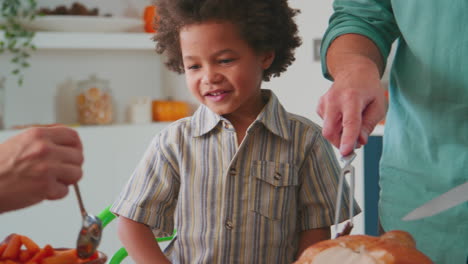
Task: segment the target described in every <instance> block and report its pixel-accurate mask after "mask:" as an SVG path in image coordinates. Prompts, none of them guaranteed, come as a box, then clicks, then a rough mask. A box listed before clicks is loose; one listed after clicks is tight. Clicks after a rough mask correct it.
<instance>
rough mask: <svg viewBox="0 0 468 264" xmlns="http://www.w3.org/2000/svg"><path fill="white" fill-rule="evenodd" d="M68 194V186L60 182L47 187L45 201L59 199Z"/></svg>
mask: <svg viewBox="0 0 468 264" xmlns="http://www.w3.org/2000/svg"><path fill="white" fill-rule="evenodd" d="M67 194H68V185H66V184H63V183H61V182H54V183H52V184H50V185H49V189H48V192H47V196H46V199H47V200H57V199H61V198H63V197H65V196H67Z"/></svg>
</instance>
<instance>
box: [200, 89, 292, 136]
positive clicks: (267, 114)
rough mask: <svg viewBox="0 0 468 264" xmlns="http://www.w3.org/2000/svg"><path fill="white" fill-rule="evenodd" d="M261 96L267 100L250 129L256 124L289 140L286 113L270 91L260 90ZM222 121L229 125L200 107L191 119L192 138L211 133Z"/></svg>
mask: <svg viewBox="0 0 468 264" xmlns="http://www.w3.org/2000/svg"><path fill="white" fill-rule="evenodd" d="M262 96H263V97H264V98H265V99H266V100H268V103H267V104H266V105H265V107H264V108H263V110H262V111H261V112H260V114H259V115H258V116H257V119H256V120H255V121H254V122H253V123H252V125H251V127H253V126H254V125H255V124H256V123H261V124H263V125H264V126H265V127H266V128H267V129H268V130H270V131H271V132H272V133H273V134H275V135H278V136H280V137H282V138H284V139H286V140H288V139H289V138H290V135H289V130H288V122H289V120H288V113H287V112H286V110H285V109H284V108H283V106H282V105H281V103H280V102H279V100H278V98H277V97H276V95H275V94H274V93H273V92H272V91H271V90H267V89H262ZM222 121H225V122H228V123H229V121H228V120H227V119H225V118H224V117H222V116H220V115H218V114H216V113H214V112H213V111H211V110H210V109H209V108H208V107H206V106H205V105H201V106H200V107H199V108H198V109H197V111H196V112H195V113H194V114H193V117H192V125H193V127H194V133H193V136H194V137H199V136H202V135H204V134H206V133H208V132H210V131H212V130H213V129H214V128H215V127H216V126H217V125H218V124H219V123H220V122H222Z"/></svg>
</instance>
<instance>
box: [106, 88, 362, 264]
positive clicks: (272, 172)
mask: <svg viewBox="0 0 468 264" xmlns="http://www.w3.org/2000/svg"><path fill="white" fill-rule="evenodd" d="M262 93H263V95H264V96H266V97H267V98H269V99H268V103H267V104H266V106H265V107H264V109H263V110H262V112H261V113H260V114H259V115H258V117H257V119H256V120H255V121H254V122H253V123H252V124H251V126H250V127H249V128H248V130H247V133H246V136H245V138H244V140H243V141H242V143H241V144H240V145H238V144H237V139H236V132H235V130H234V128H233V126H232V124H231V123H230V122H229V121H228V120H227V119H225V118H223V117H222V116H219V115H217V114H215V113H213V112H212V111H210V110H209V109H208V108H207V107H206V106H203V105H202V106H200V107H199V108H198V110H197V111H196V112H195V113H194V115H193V116H192V117H189V118H185V119H181V120H179V121H176V122H174V123H173V124H171V125H169V126H168V127H167V128H165V129H164V130H163V131H162V132H161V133H159V134H158V135H156V136H155V138H154V139H153V141H152V143H151V145H150V146H149V148H148V150H147V152H146V153H145V155H144V157H143V159H142V161H141V163H140V164H139V165H138V166H137V168H136V170H135V172H134V173H133V175H132V177H131V178H130V180H129V182H128V184H127V186H126V187H125V189H124V190H123V192H122V193H121V195H120V197H119V199H118V200H117V201H116V202H115V204H114V205H113V207H112V209H111V211H113V212H114V213H116V214H118V215H122V216H125V217H127V218H130V219H133V220H134V221H137V222H140V223H144V224H146V225H148V226H149V227H150V228H152V229H153V230H158V232H160V233H161V234H162V235H163V236H164V235H168V234H171V233H172V231H173V229H174V228H176V229H177V237H176V238H175V239H174V240H173V241H172V243H171V244H170V245H169V246H168V248H167V249H166V252H165V253H166V255H167V256H168V258H169V260H171V261H172V262H173V263H291V262H293V260H294V256H295V254H296V252H297V248H298V238H299V234H300V232H301V231H304V230H308V229H313V228H321V227H327V226H330V225H332V224H333V216H334V210H335V207H334V205H335V199H336V192H337V185H338V177H339V166H338V163H337V161H336V158H335V154H334V152H333V150H332V148H331V146H330V144H329V143H328V142H327V141H326V140H325V139H324V138H323V137H322V135H321V129H320V127H319V126H318V125H316V124H314V123H313V122H311V121H310V120H307V119H306V118H303V117H300V116H297V115H294V114H290V113H288V112H286V111H285V110H284V108H283V107H282V106H281V104H280V103H279V101H278V99H277V98H276V96H275V95H274V94H273V93H272V92H271V91H269V90H262ZM343 197H345V199H346V197H348V188H345V193H344V195H343ZM343 204H344V205H343V208H342V211H341V216H342V219H341V220H344V219H347V218H348V217H349V215H348V213H347V212H348V207H347V204H348V201H347V200H346V201H345V202H344V203H343ZM355 208H357V205H355ZM357 211H358V209H357Z"/></svg>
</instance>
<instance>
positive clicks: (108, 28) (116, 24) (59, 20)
mask: <svg viewBox="0 0 468 264" xmlns="http://www.w3.org/2000/svg"><path fill="white" fill-rule="evenodd" d="M22 24H23V26H24V27H25V28H27V29H29V30H33V31H59V32H142V31H143V28H144V24H143V20H141V19H137V18H126V17H99V16H73V15H66V16H61V15H52V16H37V17H36V18H35V19H34V20H33V21H23V22H22Z"/></svg>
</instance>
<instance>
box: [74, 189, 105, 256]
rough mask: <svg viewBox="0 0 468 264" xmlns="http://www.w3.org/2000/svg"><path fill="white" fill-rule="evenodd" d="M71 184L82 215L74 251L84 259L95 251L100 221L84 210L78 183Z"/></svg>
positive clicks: (98, 239) (100, 225)
mask: <svg viewBox="0 0 468 264" xmlns="http://www.w3.org/2000/svg"><path fill="white" fill-rule="evenodd" d="M73 186H74V187H75V193H76V197H77V198H78V204H79V205H80V211H81V215H82V216H83V225H82V227H81V230H80V233H79V234H78V240H77V241H76V251H77V252H78V256H79V257H80V258H82V259H85V258H89V257H91V256H92V255H93V254H94V253H95V252H96V249H97V247H98V245H99V242H101V235H102V222H101V220H100V219H99V218H97V217H96V216H94V215H90V214H88V213H87V212H86V210H85V209H84V206H83V201H82V200H81V193H80V189H79V188H78V184H74V185H73Z"/></svg>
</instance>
